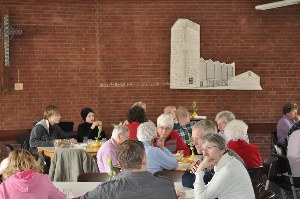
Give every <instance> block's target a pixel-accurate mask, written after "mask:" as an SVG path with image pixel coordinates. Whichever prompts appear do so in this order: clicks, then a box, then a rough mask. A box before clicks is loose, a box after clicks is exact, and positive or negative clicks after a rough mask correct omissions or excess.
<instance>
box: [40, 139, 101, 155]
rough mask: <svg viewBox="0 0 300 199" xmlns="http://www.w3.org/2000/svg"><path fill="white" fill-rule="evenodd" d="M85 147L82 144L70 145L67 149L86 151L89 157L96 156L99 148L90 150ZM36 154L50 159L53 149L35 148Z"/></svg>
mask: <svg viewBox="0 0 300 199" xmlns="http://www.w3.org/2000/svg"><path fill="white" fill-rule="evenodd" d="M86 146H87V145H86V144H84V143H78V144H72V145H71V147H69V149H82V150H84V151H86V152H87V153H88V154H90V156H92V157H93V156H96V155H97V152H98V150H99V148H91V147H86ZM37 148H38V152H41V153H43V154H44V155H45V156H47V157H50V158H51V159H52V158H53V157H54V152H55V147H37Z"/></svg>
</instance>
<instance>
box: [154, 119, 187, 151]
mask: <svg viewBox="0 0 300 199" xmlns="http://www.w3.org/2000/svg"><path fill="white" fill-rule="evenodd" d="M173 126H174V120H173V117H172V115H171V114H161V115H160V116H159V117H158V118H157V132H158V140H159V143H161V144H163V145H164V146H165V147H167V149H169V150H170V151H171V152H172V153H177V152H178V151H183V155H184V156H188V155H190V149H189V148H188V147H187V146H186V144H185V143H184V142H183V140H182V138H181V136H180V135H179V134H178V132H177V131H174V130H173Z"/></svg>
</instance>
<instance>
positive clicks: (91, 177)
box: [77, 173, 109, 182]
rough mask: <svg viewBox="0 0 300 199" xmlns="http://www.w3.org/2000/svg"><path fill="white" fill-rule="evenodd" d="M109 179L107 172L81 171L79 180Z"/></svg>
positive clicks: (98, 180)
mask: <svg viewBox="0 0 300 199" xmlns="http://www.w3.org/2000/svg"><path fill="white" fill-rule="evenodd" d="M106 181H109V176H108V174H107V173H81V174H79V176H78V178H77V182H106Z"/></svg>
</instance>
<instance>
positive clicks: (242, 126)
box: [224, 120, 262, 168]
mask: <svg viewBox="0 0 300 199" xmlns="http://www.w3.org/2000/svg"><path fill="white" fill-rule="evenodd" d="M247 130H248V125H247V124H246V123H245V122H243V121H242V120H232V121H231V122H229V123H228V124H227V125H226V127H225V129H224V134H225V137H226V140H227V147H228V148H229V149H232V150H233V151H234V152H236V153H237V154H238V155H239V156H240V157H241V158H242V159H243V160H244V162H245V164H246V166H247V167H248V168H249V167H259V166H262V160H261V156H260V154H259V151H258V148H257V146H256V145H254V144H249V143H248V142H247V141H246V140H247V139H248V134H247Z"/></svg>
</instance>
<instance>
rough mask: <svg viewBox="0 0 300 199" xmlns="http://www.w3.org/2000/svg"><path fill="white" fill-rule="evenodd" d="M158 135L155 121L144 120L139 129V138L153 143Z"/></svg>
mask: <svg viewBox="0 0 300 199" xmlns="http://www.w3.org/2000/svg"><path fill="white" fill-rule="evenodd" d="M156 136H157V128H156V126H155V124H154V123H153V122H151V121H150V122H144V123H142V124H140V125H139V127H138V129H137V139H138V140H139V141H142V142H148V143H151V142H152V140H154V139H155V138H156Z"/></svg>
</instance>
